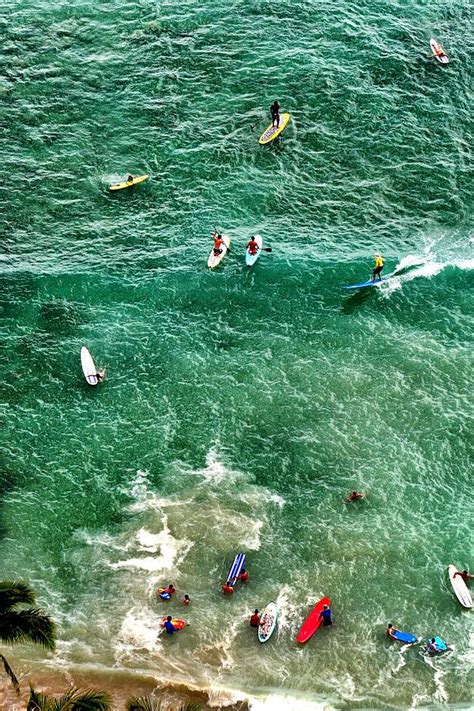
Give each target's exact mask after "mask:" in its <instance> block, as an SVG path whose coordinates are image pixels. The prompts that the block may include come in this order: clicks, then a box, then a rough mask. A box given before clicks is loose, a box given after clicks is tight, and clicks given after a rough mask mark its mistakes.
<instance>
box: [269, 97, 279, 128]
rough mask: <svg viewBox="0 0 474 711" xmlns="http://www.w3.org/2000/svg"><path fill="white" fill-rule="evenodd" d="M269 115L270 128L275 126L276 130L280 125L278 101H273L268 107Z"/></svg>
mask: <svg viewBox="0 0 474 711" xmlns="http://www.w3.org/2000/svg"><path fill="white" fill-rule="evenodd" d="M270 113H271V115H272V126H276V127H277V128H278V126H279V125H280V104H279V103H278V101H276V100H275V101H274V102H273V104H272V105H271V106H270ZM275 122H276V123H275Z"/></svg>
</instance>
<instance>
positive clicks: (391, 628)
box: [387, 623, 400, 637]
mask: <svg viewBox="0 0 474 711" xmlns="http://www.w3.org/2000/svg"><path fill="white" fill-rule="evenodd" d="M395 632H400V630H397V628H396V627H394V626H393V625H392V624H391V623H389V624H388V625H387V634H388V636H389V637H393V635H394V634H395Z"/></svg>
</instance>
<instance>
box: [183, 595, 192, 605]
mask: <svg viewBox="0 0 474 711" xmlns="http://www.w3.org/2000/svg"><path fill="white" fill-rule="evenodd" d="M181 603H182V604H183V605H190V604H191V599H190V597H189V595H185V596H184V597H183V599H182V600H181Z"/></svg>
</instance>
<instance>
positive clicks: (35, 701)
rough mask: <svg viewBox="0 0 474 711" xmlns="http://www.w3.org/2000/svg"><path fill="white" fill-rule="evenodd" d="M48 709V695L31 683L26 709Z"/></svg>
mask: <svg viewBox="0 0 474 711" xmlns="http://www.w3.org/2000/svg"><path fill="white" fill-rule="evenodd" d="M48 709H49V700H48V697H47V696H45V695H44V694H40V693H39V692H38V691H36V689H34V688H33V687H32V686H31V684H30V698H29V699H28V704H27V707H26V711H47V710H48Z"/></svg>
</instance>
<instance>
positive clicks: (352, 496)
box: [345, 491, 365, 501]
mask: <svg viewBox="0 0 474 711" xmlns="http://www.w3.org/2000/svg"><path fill="white" fill-rule="evenodd" d="M360 499H365V494H363V493H362V492H360V491H353V492H352V493H350V494H349V496H348V497H347V499H345V500H346V501H360Z"/></svg>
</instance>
